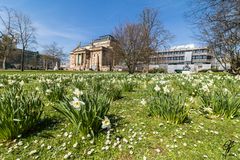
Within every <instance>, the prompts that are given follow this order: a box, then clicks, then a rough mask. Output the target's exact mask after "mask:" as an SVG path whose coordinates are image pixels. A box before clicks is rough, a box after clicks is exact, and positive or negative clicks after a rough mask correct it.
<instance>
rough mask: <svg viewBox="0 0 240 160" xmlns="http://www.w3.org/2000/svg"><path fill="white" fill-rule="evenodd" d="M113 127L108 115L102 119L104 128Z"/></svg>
mask: <svg viewBox="0 0 240 160" xmlns="http://www.w3.org/2000/svg"><path fill="white" fill-rule="evenodd" d="M110 128H111V122H110V120H109V119H108V117H107V116H105V117H104V119H103V120H102V129H110Z"/></svg>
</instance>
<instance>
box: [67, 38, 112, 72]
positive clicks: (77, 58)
mask: <svg viewBox="0 0 240 160" xmlns="http://www.w3.org/2000/svg"><path fill="white" fill-rule="evenodd" d="M113 43H115V40H114V38H113V37H112V36H111V35H105V36H101V37H99V38H98V39H95V40H94V41H93V42H92V43H91V44H89V45H86V46H80V45H79V46H78V47H76V48H75V49H74V50H73V51H72V52H71V53H70V66H69V68H70V69H71V70H96V71H108V70H111V69H112V67H113V66H114V56H113V55H114V54H113V49H112V46H113Z"/></svg>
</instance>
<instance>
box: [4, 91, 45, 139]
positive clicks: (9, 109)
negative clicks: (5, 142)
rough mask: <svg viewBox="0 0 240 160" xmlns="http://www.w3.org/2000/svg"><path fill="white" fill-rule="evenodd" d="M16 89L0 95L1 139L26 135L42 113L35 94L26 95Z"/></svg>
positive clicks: (41, 105)
mask: <svg viewBox="0 0 240 160" xmlns="http://www.w3.org/2000/svg"><path fill="white" fill-rule="evenodd" d="M17 87H18V88H17ZM17 87H12V88H10V89H9V90H7V91H5V92H4V93H2V94H1V95H0V138H1V139H13V138H16V137H17V136H18V135H19V134H24V133H26V132H27V131H29V130H30V129H32V128H33V127H34V126H35V125H36V124H37V123H38V122H39V120H40V118H41V114H42V112H43V103H42V101H41V100H40V98H39V97H38V95H37V94H36V93H31V94H27V93H24V92H23V91H22V89H21V88H19V86H17Z"/></svg>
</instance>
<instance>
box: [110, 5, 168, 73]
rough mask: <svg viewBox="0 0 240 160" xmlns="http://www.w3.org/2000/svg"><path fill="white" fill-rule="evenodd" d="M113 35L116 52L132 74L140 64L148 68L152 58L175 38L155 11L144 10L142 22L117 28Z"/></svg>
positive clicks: (141, 17)
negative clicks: (115, 41)
mask: <svg viewBox="0 0 240 160" xmlns="http://www.w3.org/2000/svg"><path fill="white" fill-rule="evenodd" d="M113 35H114V38H115V39H116V40H117V43H116V44H115V46H114V47H113V49H114V52H115V53H116V54H117V55H118V56H120V57H121V59H122V60H123V61H124V62H125V64H126V65H127V67H128V70H129V73H131V74H132V73H134V72H135V69H136V66H137V65H138V64H141V65H143V64H147V67H148V66H149V61H150V60H149V59H150V56H151V55H153V54H155V53H156V52H157V50H158V49H159V48H161V47H164V46H166V44H167V42H168V41H169V40H170V39H171V38H173V36H172V35H171V34H170V33H169V32H168V31H167V30H166V29H164V27H163V25H162V23H161V22H160V20H159V17H158V11H157V10H155V9H144V10H143V12H142V13H141V14H140V22H138V23H136V24H134V23H131V24H125V25H120V26H119V27H116V28H115V31H114V33H113Z"/></svg>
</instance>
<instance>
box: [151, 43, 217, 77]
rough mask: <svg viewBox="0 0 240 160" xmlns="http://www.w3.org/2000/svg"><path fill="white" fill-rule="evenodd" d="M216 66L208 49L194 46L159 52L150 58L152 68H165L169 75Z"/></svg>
mask: <svg viewBox="0 0 240 160" xmlns="http://www.w3.org/2000/svg"><path fill="white" fill-rule="evenodd" d="M216 65H217V63H216V59H215V58H214V55H213V54H211V53H209V51H208V49H207V48H206V47H202V48H198V47H195V46H194V45H192V44H191V45H184V46H177V47H173V48H171V49H169V50H164V51H159V52H158V53H157V54H155V55H153V56H151V57H150V68H165V69H166V70H167V71H168V72H169V73H173V72H176V71H178V70H190V71H194V72H198V71H200V70H205V69H211V68H212V67H216Z"/></svg>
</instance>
